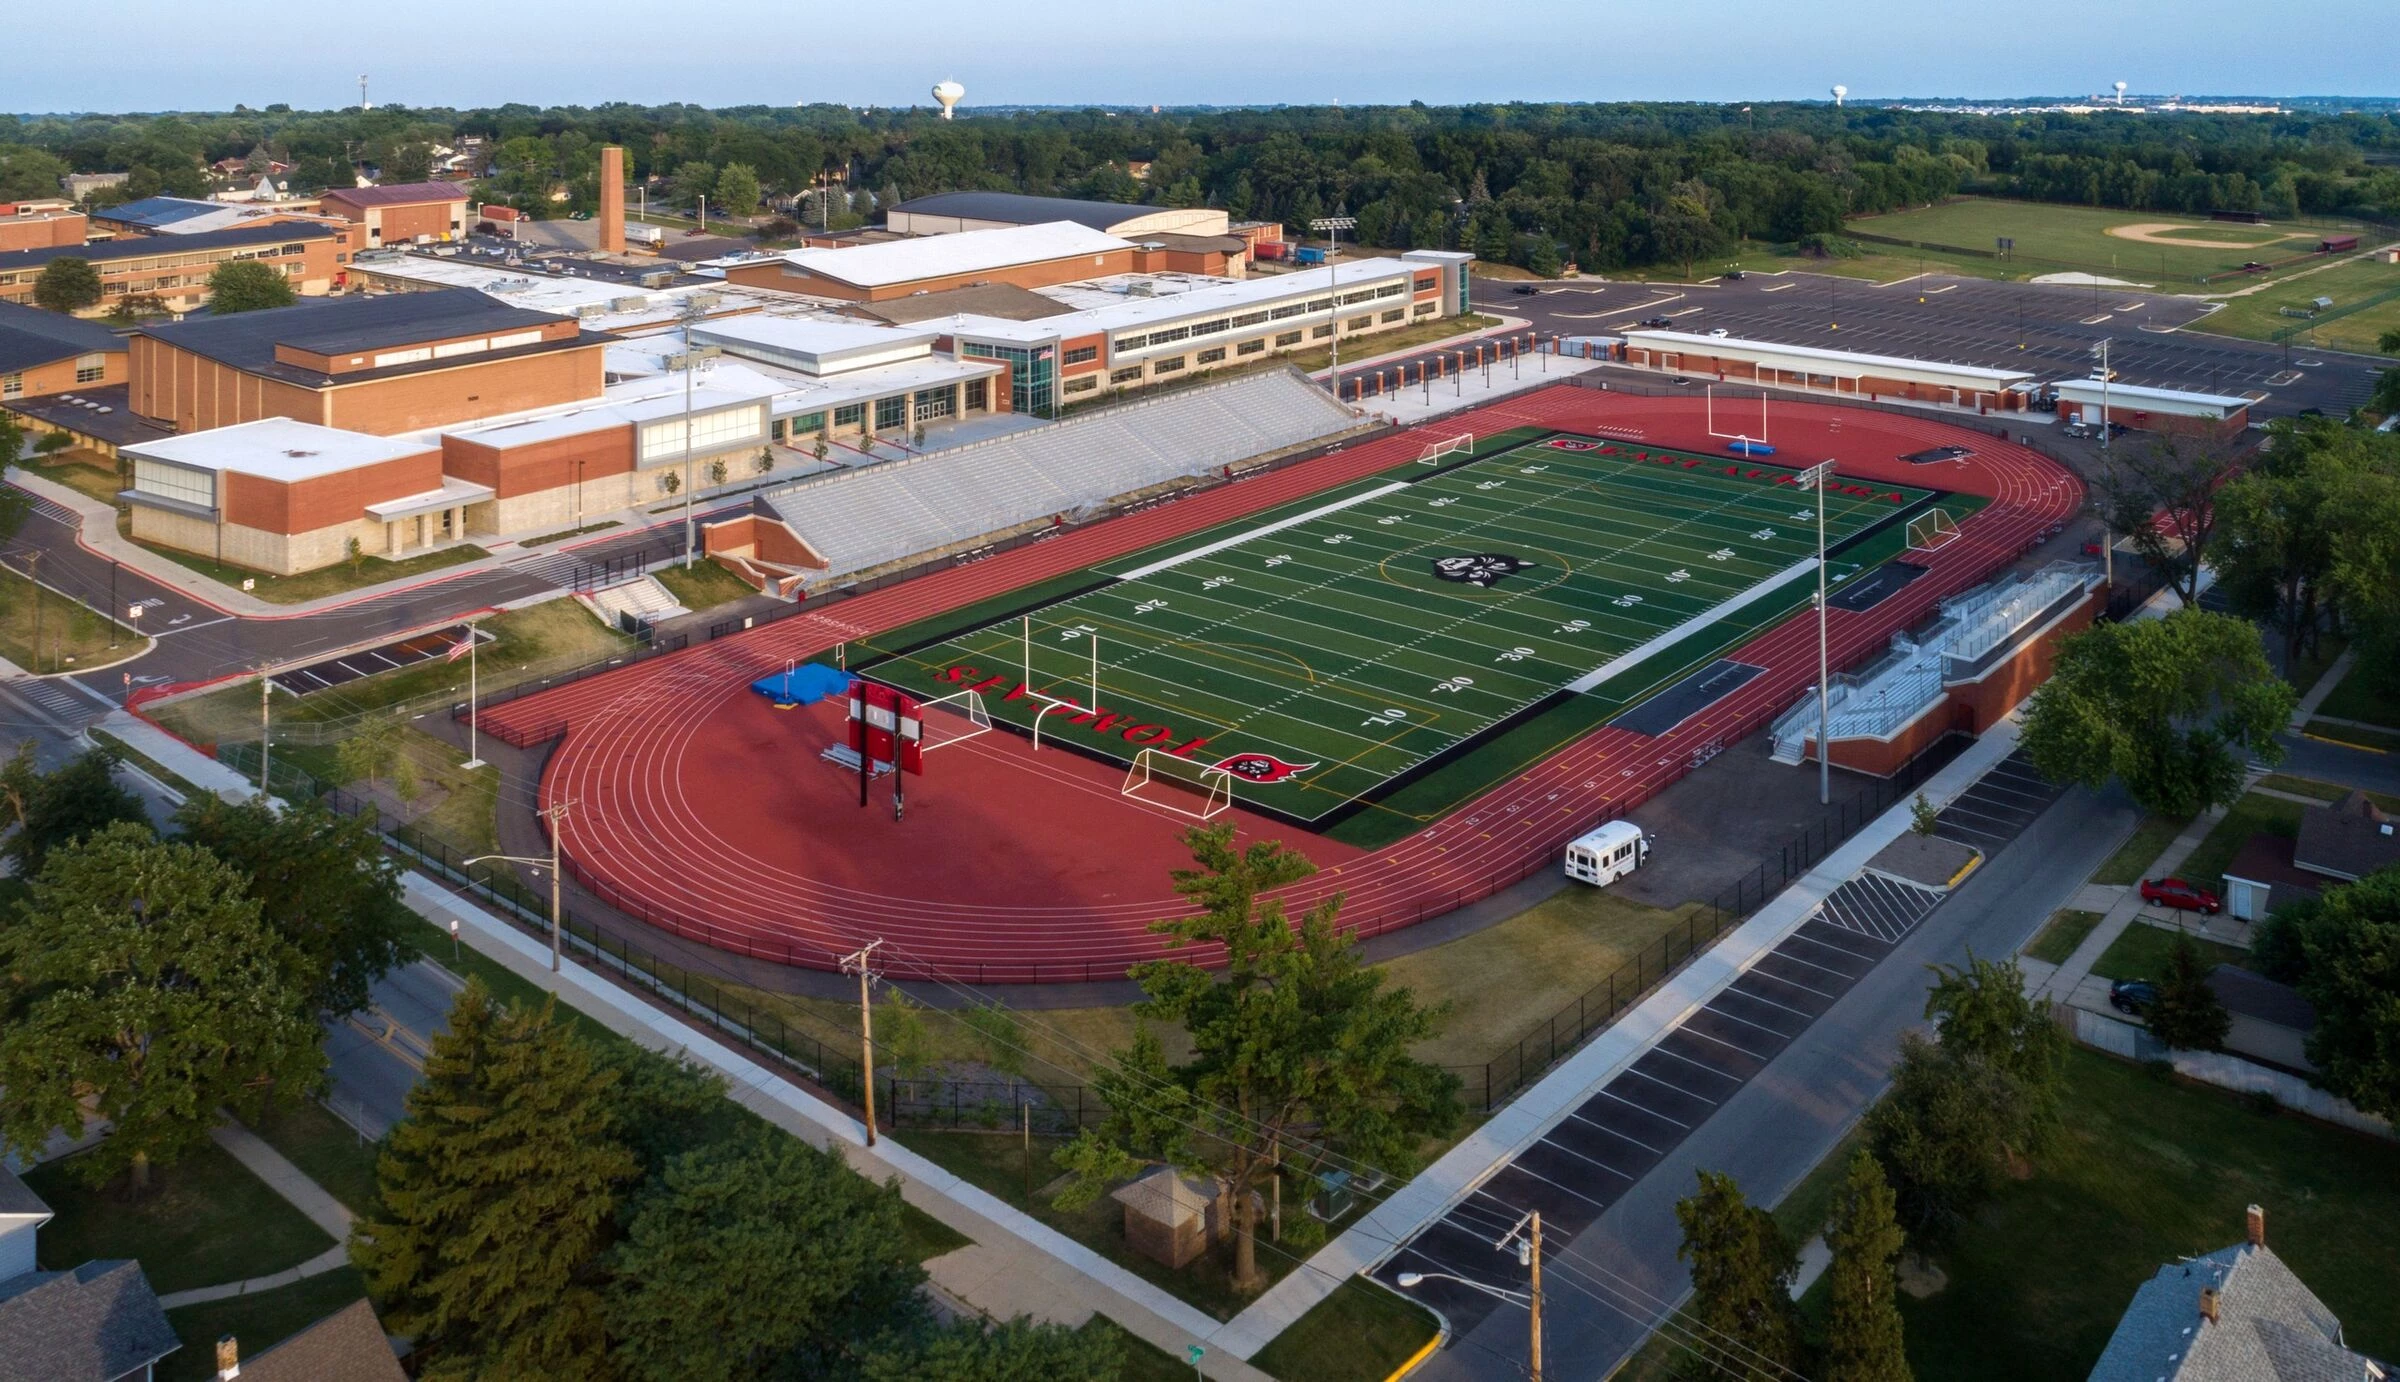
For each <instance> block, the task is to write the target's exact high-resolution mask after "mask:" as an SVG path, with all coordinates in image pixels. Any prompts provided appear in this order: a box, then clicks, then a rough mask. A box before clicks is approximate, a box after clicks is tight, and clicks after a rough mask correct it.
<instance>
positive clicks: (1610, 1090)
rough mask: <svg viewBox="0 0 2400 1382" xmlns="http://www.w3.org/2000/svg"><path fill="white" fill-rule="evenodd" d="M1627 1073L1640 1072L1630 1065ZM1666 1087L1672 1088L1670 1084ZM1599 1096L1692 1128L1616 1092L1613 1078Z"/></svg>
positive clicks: (1679, 1125)
mask: <svg viewBox="0 0 2400 1382" xmlns="http://www.w3.org/2000/svg"><path fill="white" fill-rule="evenodd" d="M1627 1073H1628V1074H1636V1075H1638V1074H1640V1073H1641V1072H1640V1071H1638V1070H1634V1069H1632V1068H1631V1067H1627ZM1662 1083H1663V1081H1662ZM1668 1087H1669V1088H1673V1086H1672V1085H1670V1086H1668ZM1600 1097H1601V1098H1603V1099H1614V1100H1616V1101H1617V1102H1618V1103H1620V1104H1623V1105H1624V1106H1625V1107H1627V1108H1629V1109H1632V1110H1633V1111H1634V1112H1636V1113H1646V1114H1648V1115H1650V1116H1651V1117H1652V1118H1655V1119H1657V1120H1658V1121H1660V1122H1661V1123H1673V1124H1674V1125H1675V1126H1676V1127H1679V1128H1681V1129H1683V1130H1684V1131H1685V1132H1690V1131H1691V1130H1692V1125H1691V1124H1689V1123H1686V1122H1684V1121H1682V1120H1681V1119H1676V1118H1669V1117H1668V1116H1667V1115H1665V1114H1663V1113H1660V1112H1659V1111H1658V1110H1657V1109H1654V1108H1651V1107H1649V1106H1648V1105H1646V1104H1637V1103H1635V1102H1634V1101H1633V1100H1631V1099H1628V1098H1626V1097H1625V1096H1624V1095H1622V1094H1619V1093H1617V1091H1616V1081H1614V1080H1611V1081H1609V1083H1608V1086H1607V1087H1606V1088H1603V1089H1602V1090H1601V1091H1600ZM1692 1097H1693V1098H1695V1099H1699V1098H1700V1096H1699V1095H1697V1094H1695V1095H1693V1096H1692ZM1701 1102H1703V1103H1706V1102H1707V1100H1705V1099H1702V1100H1701ZM1586 1107H1589V1105H1588V1104H1587V1105H1586Z"/></svg>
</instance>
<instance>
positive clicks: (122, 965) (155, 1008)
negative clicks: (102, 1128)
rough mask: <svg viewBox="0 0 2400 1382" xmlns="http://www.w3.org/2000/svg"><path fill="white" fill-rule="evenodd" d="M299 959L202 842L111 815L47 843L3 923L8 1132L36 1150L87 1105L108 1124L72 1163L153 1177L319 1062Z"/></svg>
mask: <svg viewBox="0 0 2400 1382" xmlns="http://www.w3.org/2000/svg"><path fill="white" fill-rule="evenodd" d="M304 967H305V966H304V961H303V960H302V958H301V956H300V955H299V953H298V952H297V951H295V950H294V949H293V948H292V947H291V945H290V944H289V943H287V942H286V941H284V940H283V939H282V938H281V937H280V936H278V935H276V934H275V933H274V931H273V930H272V929H270V928H269V927H267V926H266V925H265V924H264V923H262V922H261V921H260V920H259V914H258V903H257V901H256V900H254V899H252V898H250V897H248V896H245V895H244V893H243V888H242V879H241V878H240V877H239V876H238V875H236V874H235V873H234V872H233V870H231V869H229V868H227V867H226V866H225V865H224V864H222V863H220V862H219V861H218V860H217V859H216V858H215V857H214V856H212V855H211V854H209V852H208V851H206V850H204V849H201V848H198V847H197V846H194V845H188V844H170V843H162V842H161V841H159V840H157V839H155V838H154V837H152V835H151V833H150V828H149V827H148V826H147V825H135V824H133V823H131V822H128V821H119V822H117V823H116V824H113V825H110V826H108V827H107V828H106V829H103V830H100V831H98V832H96V833H94V834H92V835H89V836H87V837H85V838H82V839H79V840H76V841H74V842H73V843H68V844H62V845H60V846H59V847H57V848H55V849H53V850H51V851H50V854H49V858H48V860H47V862H46V863H45V864H44V865H43V868H42V871H41V873H40V875H39V876H37V877H36V878H35V879H34V880H33V885H32V895H31V896H30V897H29V898H28V899H27V900H26V901H25V903H24V904H23V905H22V906H21V907H20V908H19V910H18V912H17V914H16V915H15V916H14V917H12V918H10V919H9V920H7V921H6V922H5V923H0V1143H5V1144H8V1145H13V1146H15V1147H17V1148H20V1149H23V1150H26V1151H33V1150H37V1149H39V1148H40V1147H41V1146H42V1145H43V1143H44V1142H45V1141H47V1140H48V1138H49V1135H50V1133H51V1130H52V1129H55V1128H65V1129H67V1130H69V1131H70V1132H74V1131H80V1130H81V1129H82V1127H83V1125H84V1120H85V1117H86V1114H87V1112H88V1114H89V1115H90V1116H93V1117H97V1118H104V1119H107V1120H108V1122H109V1123H110V1124H111V1125H112V1129H113V1130H112V1131H111V1132H110V1134H109V1136H107V1137H106V1138H103V1139H102V1140H101V1142H100V1144H99V1145H98V1146H97V1147H94V1148H93V1149H92V1150H91V1151H89V1152H87V1153H85V1154H83V1155H82V1156H78V1157H76V1158H75V1159H74V1160H73V1161H71V1162H69V1163H68V1166H69V1168H70V1169H71V1170H72V1172H73V1173H74V1174H75V1175H76V1176H77V1177H78V1178H81V1179H84V1180H87V1181H90V1182H91V1183H93V1184H99V1183H101V1182H104V1181H106V1180H108V1179H109V1178H111V1177H113V1176H114V1175H116V1174H117V1173H118V1172H119V1171H124V1170H130V1171H131V1172H132V1174H133V1185H134V1188H135V1189H136V1190H141V1189H146V1188H147V1187H148V1184H149V1173H150V1167H151V1166H152V1165H153V1164H156V1165H162V1166H163V1165H167V1164H169V1163H171V1162H173V1161H174V1160H175V1159H176V1158H177V1157H179V1156H181V1155H183V1154H184V1153H185V1152H187V1151H190V1150H191V1149H192V1148H193V1147H195V1146H197V1145H198V1144H199V1143H200V1142H201V1140H202V1139H204V1138H206V1137H207V1135H208V1130H209V1129H210V1128H211V1127H213V1126H214V1125H215V1124H216V1122H217V1118H218V1110H219V1109H221V1108H230V1109H232V1110H233V1111H234V1113H235V1114H237V1115H239V1116H242V1117H245V1118H248V1117H255V1116H256V1115H257V1114H258V1113H259V1112H260V1111H261V1110H262V1109H263V1108H265V1107H266V1105H267V1103H268V1102H269V1101H270V1100H271V1099H272V1100H276V1101H280V1102H289V1101H291V1100H294V1099H297V1098H298V1097H299V1096H300V1095H301V1094H302V1093H304V1092H306V1091H307V1090H308V1089H309V1088H310V1087H311V1086H313V1085H314V1084H315V1083H316V1081H317V1078H318V1076H319V1074H320V1073H321V1072H322V1071H323V1069H324V1065H325V1052H324V1036H325V1034H324V1029H323V1028H321V1027H319V1026H318V1025H317V1022H316V1019H315V1017H314V1016H313V1015H312V1014H310V1013H309V1011H308V1009H307V988H306V985H305V983H304V982H303V974H302V971H303V969H304Z"/></svg>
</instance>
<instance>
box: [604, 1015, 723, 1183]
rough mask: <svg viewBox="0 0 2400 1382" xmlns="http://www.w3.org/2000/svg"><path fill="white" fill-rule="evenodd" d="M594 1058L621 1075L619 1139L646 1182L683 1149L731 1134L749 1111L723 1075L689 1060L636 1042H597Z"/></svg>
mask: <svg viewBox="0 0 2400 1382" xmlns="http://www.w3.org/2000/svg"><path fill="white" fill-rule="evenodd" d="M592 1059H593V1061H594V1062H595V1063H596V1064H598V1066H599V1067H600V1068H601V1069H602V1070H604V1071H607V1072H610V1073H612V1074H614V1076H615V1077H616V1082H617V1083H616V1088H615V1090H614V1091H613V1092H612V1093H611V1095H610V1102H611V1103H612V1104H613V1105H614V1106H615V1107H616V1111H617V1131H616V1136H617V1140H618V1141H620V1142H622V1143H624V1144H625V1146H626V1148H627V1149H628V1150H630V1151H631V1152H632V1153H633V1155H634V1160H635V1161H637V1162H638V1163H640V1165H641V1168H642V1177H643V1179H644V1180H645V1181H647V1180H651V1179H654V1178H655V1177H657V1175H658V1174H659V1172H660V1171H661V1169H663V1168H664V1167H665V1166H666V1164H667V1163H668V1162H669V1161H672V1160H674V1159H675V1158H676V1157H678V1156H681V1155H682V1154H683V1153H685V1152H689V1151H693V1150H696V1149H698V1148H701V1147H705V1146H708V1145H709V1144H711V1143H715V1142H722V1141H724V1140H725V1139H727V1138H729V1137H732V1136H733V1135H734V1133H735V1132H736V1131H737V1130H738V1129H739V1128H740V1127H741V1125H742V1123H743V1121H744V1119H745V1118H746V1117H747V1116H748V1115H747V1114H745V1113H744V1112H743V1111H742V1109H741V1108H740V1106H738V1105H736V1104H735V1103H734V1102H733V1101H732V1100H730V1099H728V1098H727V1097H726V1084H725V1080H724V1077H722V1076H720V1075H718V1074H717V1073H716V1072H715V1071H713V1070H710V1069H709V1068H708V1067H706V1066H703V1065H699V1064H696V1063H694V1062H692V1061H690V1060H686V1059H683V1058H681V1057H679V1056H662V1055H659V1054H658V1053H656V1052H653V1051H647V1050H644V1049H643V1048H641V1047H639V1046H636V1045H634V1044H633V1043H631V1042H610V1043H608V1044H606V1045H599V1046H594V1047H593V1048H592Z"/></svg>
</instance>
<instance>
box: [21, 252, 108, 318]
mask: <svg viewBox="0 0 2400 1382" xmlns="http://www.w3.org/2000/svg"><path fill="white" fill-rule="evenodd" d="M33 301H34V305H35V306H37V307H45V308H48V309H49V310H50V311H53V312H80V311H82V310H83V309H85V308H86V307H90V306H93V305H94V304H96V303H98V302H99V301H100V271H99V270H98V269H95V268H93V267H92V261H91V260H89V259H77V258H74V257H73V256H68V257H65V258H61V259H53V260H51V261H50V262H49V263H48V264H47V265H44V266H43V268H42V272H41V273H40V275H39V276H37V277H36V278H35V279H34V280H33Z"/></svg>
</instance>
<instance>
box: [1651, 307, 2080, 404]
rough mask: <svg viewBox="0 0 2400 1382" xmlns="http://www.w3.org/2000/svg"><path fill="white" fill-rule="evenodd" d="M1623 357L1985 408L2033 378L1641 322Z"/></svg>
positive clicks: (1856, 393) (1654, 365)
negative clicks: (1648, 325)
mask: <svg viewBox="0 0 2400 1382" xmlns="http://www.w3.org/2000/svg"><path fill="white" fill-rule="evenodd" d="M1625 362H1626V363H1627V364H1630V365H1642V366H1647V367H1648V368H1651V369H1659V370H1667V371H1671V372H1673V373H1677V374H1693V375H1707V376H1712V377H1714V378H1717V379H1722V380H1725V381H1727V382H1729V383H1731V382H1741V383H1754V384H1771V385H1774V386H1776V387H1778V388H1789V389H1816V390H1821V391H1823V392H1826V393H1835V394H1842V395H1845V396H1851V397H1858V398H1866V399H1871V400H1874V399H1896V400H1913V401H1916V402H1921V403H1947V404H1950V405H1952V406H1954V407H1960V408H1974V409H1976V410H1977V411H1979V412H1982V411H1989V410H1992V409H2015V408H2021V407H2023V406H2024V402H2025V399H2026V398H2027V397H2028V396H2029V395H2030V394H2031V393H2032V391H2033V380H2034V376H2033V375H2032V374H2031V373H2030V372H2028V371H2026V370H2016V369H1992V368H1989V367H1987V366H1983V365H1960V364H1952V363H1950V362H1949V361H1946V360H1907V359H1902V358H1900V357H1899V356H1896V355H1867V354H1862V353H1860V352H1858V351H1851V350H1827V349H1824V348H1823V347H1820V346H1796V345H1779V344H1777V343H1775V342H1772V341H1746V340H1743V339H1741V338H1739V337H1733V336H1702V335H1699V334H1697V333H1694V332H1689V331H1653V330H1646V329H1640V328H1636V329H1634V330H1630V331H1627V332H1626V333H1625Z"/></svg>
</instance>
